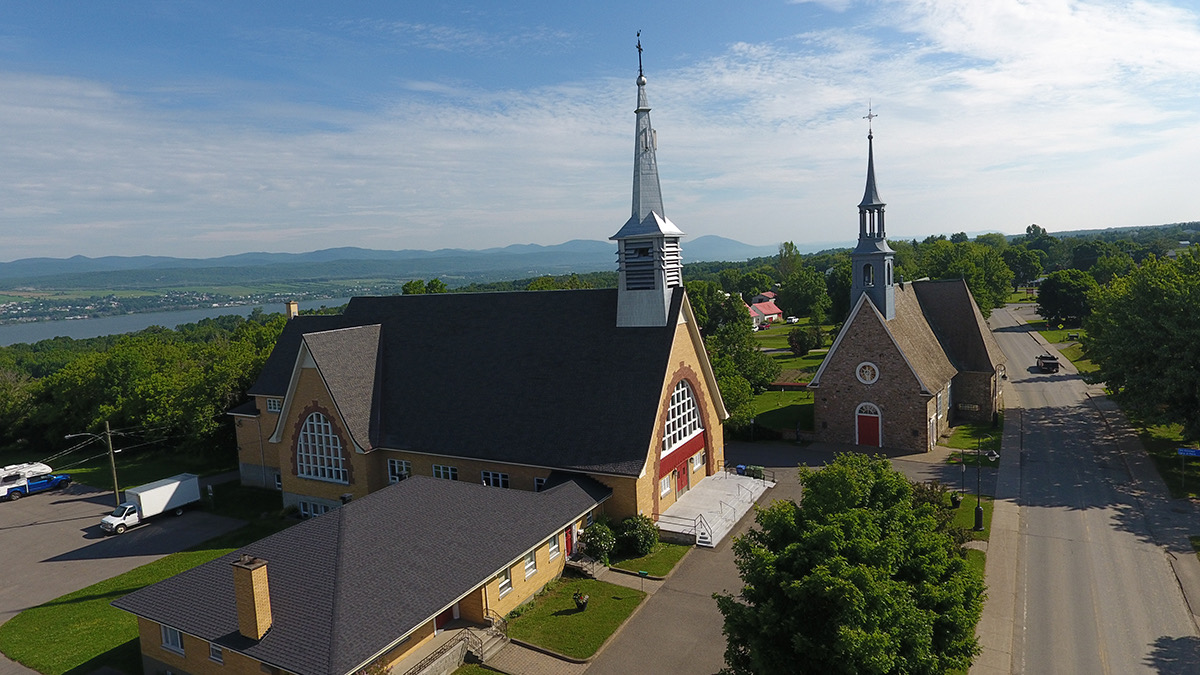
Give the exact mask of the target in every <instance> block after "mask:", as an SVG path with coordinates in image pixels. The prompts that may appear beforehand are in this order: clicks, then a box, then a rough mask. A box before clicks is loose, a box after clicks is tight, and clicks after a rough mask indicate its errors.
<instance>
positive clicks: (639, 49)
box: [637, 30, 643, 77]
mask: <svg viewBox="0 0 1200 675" xmlns="http://www.w3.org/2000/svg"><path fill="white" fill-rule="evenodd" d="M637 37H638V43H637V47H638V77H643V75H642V31H640V30H639V31H638V32H637Z"/></svg>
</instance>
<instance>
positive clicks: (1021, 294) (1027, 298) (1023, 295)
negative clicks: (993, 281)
mask: <svg viewBox="0 0 1200 675" xmlns="http://www.w3.org/2000/svg"><path fill="white" fill-rule="evenodd" d="M1005 302H1030V303H1032V302H1037V289H1034V288H1022V289H1021V290H1019V291H1017V292H1015V293H1009V294H1008V298H1006V299H1005Z"/></svg>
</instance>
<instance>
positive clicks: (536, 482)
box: [533, 478, 546, 492]
mask: <svg viewBox="0 0 1200 675" xmlns="http://www.w3.org/2000/svg"><path fill="white" fill-rule="evenodd" d="M545 489H546V479H545V478H534V479H533V491H534V492H541V491H542V490H545Z"/></svg>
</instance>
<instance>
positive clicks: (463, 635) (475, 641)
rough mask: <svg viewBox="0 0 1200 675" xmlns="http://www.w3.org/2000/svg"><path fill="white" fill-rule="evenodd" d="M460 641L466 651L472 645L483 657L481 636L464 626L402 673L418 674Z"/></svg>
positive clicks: (407, 674) (408, 674) (406, 674)
mask: <svg viewBox="0 0 1200 675" xmlns="http://www.w3.org/2000/svg"><path fill="white" fill-rule="evenodd" d="M460 642H464V643H466V645H467V651H470V650H471V647H472V646H474V647H475V648H476V652H477V653H478V654H479V658H483V638H481V637H479V636H478V635H476V634H475V632H474V631H472V630H471V629H470V628H464V629H462V630H461V631H460V632H459V633H458V635H456V636H454V639H453V640H450V641H449V642H447V643H446V644H444V645H442V646H441V647H438V648H437V649H435V650H433V651H432V652H430V653H429V655H428V656H426V657H425V658H423V659H421V660H420V661H418V662H417V665H415V666H413V667H412V668H409V669H408V670H406V671H404V675H419V674H420V673H421V672H422V671H424V670H425V669H426V668H428V667H429V666H431V665H433V664H434V662H435V661H437V660H438V659H440V658H442V657H443V656H445V655H446V653H447V652H449V651H450V650H451V649H453V648H454V647H456V646H457V645H458V643H460Z"/></svg>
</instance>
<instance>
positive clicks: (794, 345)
mask: <svg viewBox="0 0 1200 675" xmlns="http://www.w3.org/2000/svg"><path fill="white" fill-rule="evenodd" d="M824 342H825V336H824V335H822V334H821V327H820V326H818V325H812V326H806V327H804V328H793V329H792V330H790V331H788V347H789V348H790V349H791V350H792V353H793V354H795V355H796V356H805V355H806V354H808V353H809V352H811V351H812V350H814V349H817V348H819V347H821V345H822V344H824Z"/></svg>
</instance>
